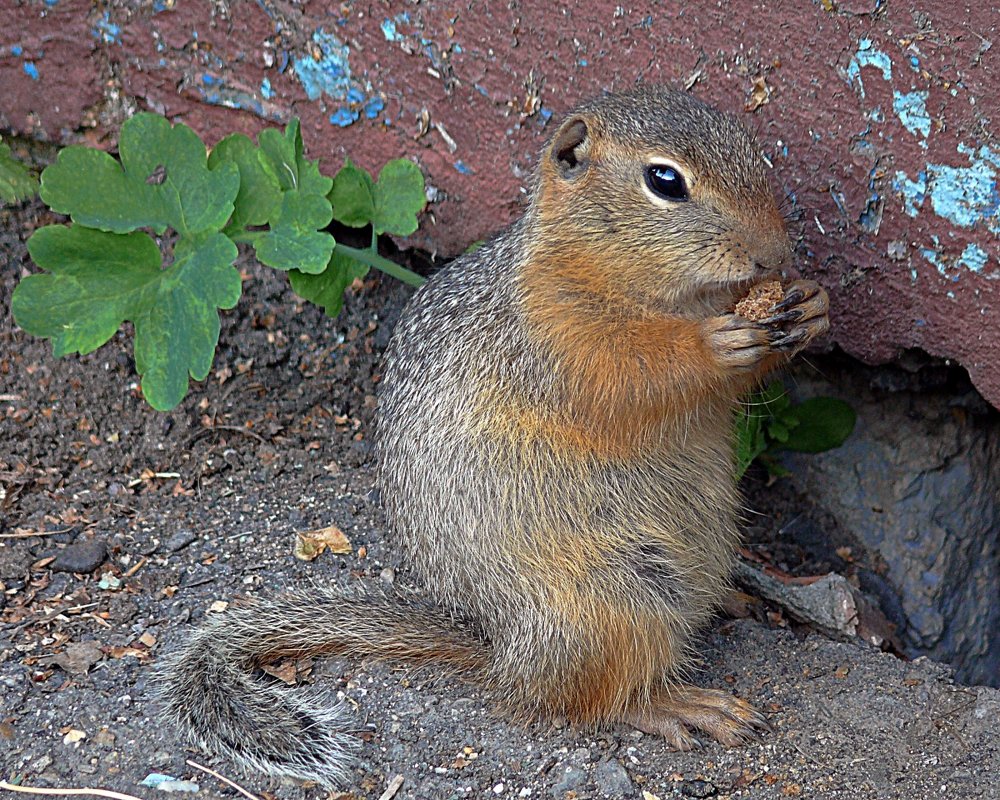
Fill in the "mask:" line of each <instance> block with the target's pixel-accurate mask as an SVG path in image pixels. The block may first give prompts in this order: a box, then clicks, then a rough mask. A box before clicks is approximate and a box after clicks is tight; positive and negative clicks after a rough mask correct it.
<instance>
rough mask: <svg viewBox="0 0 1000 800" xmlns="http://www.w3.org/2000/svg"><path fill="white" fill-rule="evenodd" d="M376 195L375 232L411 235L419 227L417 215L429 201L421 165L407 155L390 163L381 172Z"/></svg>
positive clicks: (376, 186) (375, 190)
mask: <svg viewBox="0 0 1000 800" xmlns="http://www.w3.org/2000/svg"><path fill="white" fill-rule="evenodd" d="M373 197H374V201H375V216H374V217H373V218H372V224H373V225H374V226H375V231H376V232H377V233H393V234H396V235H397V236H409V235H410V234H411V233H413V232H414V231H415V230H416V229H417V226H418V222H417V214H419V213H420V211H421V210H422V209H423V207H424V205H425V204H426V202H427V199H426V197H425V195H424V176H423V173H421V172H420V167H418V166H417V165H416V164H414V163H413V162H412V161H408V160H407V159H405V158H397V159H395V160H394V161H390V162H388V163H387V164H386V165H385V166H384V167H382V171H381V172H380V173H379V175H378V182H377V183H376V184H375V189H374V194H373Z"/></svg>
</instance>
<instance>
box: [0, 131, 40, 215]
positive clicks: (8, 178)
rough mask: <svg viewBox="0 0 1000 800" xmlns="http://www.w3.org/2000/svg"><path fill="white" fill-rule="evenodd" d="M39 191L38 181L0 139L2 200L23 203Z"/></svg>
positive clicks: (0, 195)
mask: <svg viewBox="0 0 1000 800" xmlns="http://www.w3.org/2000/svg"><path fill="white" fill-rule="evenodd" d="M37 193H38V181H37V180H35V177H34V176H33V175H32V174H31V172H30V171H29V170H28V168H27V167H26V166H24V164H22V163H21V162H20V161H18V160H17V159H16V158H14V156H12V155H11V154H10V145H7V144H5V143H4V142H3V141H2V140H0V202H3V203H21V202H23V201H25V200H29V199H31V198H32V197H34V196H35V195H36V194H37Z"/></svg>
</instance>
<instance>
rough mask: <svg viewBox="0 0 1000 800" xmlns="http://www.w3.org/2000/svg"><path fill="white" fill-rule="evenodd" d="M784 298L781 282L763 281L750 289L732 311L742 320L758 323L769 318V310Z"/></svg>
mask: <svg viewBox="0 0 1000 800" xmlns="http://www.w3.org/2000/svg"><path fill="white" fill-rule="evenodd" d="M784 296H785V290H784V289H782V288H781V281H764V283H758V284H757V285H756V286H754V287H753V288H751V289H750V291H749V293H748V294H747V296H746V297H744V298H743V299H742V300H740V302H738V303H737V304H736V308H734V309H733V311H735V312H736V314H738V315H739V316H741V317H743V318H744V319H750V320H753V321H754V322H760V321H761V320H764V319H767V318H768V317H769V316H771V308H772V307H773V306H774V304H775V303H780V302H781V300H782V298H783V297H784Z"/></svg>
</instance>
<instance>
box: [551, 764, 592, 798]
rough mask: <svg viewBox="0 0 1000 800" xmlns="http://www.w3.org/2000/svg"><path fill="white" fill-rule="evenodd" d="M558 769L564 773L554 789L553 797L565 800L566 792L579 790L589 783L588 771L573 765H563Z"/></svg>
mask: <svg viewBox="0 0 1000 800" xmlns="http://www.w3.org/2000/svg"><path fill="white" fill-rule="evenodd" d="M556 769H557V770H562V773H561V777H560V778H559V780H558V781H557V782H556V785H555V786H553V787H552V796H553V797H556V798H559V800H563V798H564V797H565V796H566V792H569V791H572V790H574V789H579V788H580V787H581V786H583V785H584V784H585V783H586V782H587V773H586V771H585V770H583V769H581V768H580V767H577V766H574V765H573V764H563V765H561V766H557V767H556Z"/></svg>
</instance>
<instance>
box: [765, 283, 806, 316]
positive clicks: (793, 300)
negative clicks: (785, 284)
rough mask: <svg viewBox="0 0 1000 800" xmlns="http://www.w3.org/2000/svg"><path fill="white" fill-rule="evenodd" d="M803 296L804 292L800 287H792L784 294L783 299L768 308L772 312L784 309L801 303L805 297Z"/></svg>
mask: <svg viewBox="0 0 1000 800" xmlns="http://www.w3.org/2000/svg"><path fill="white" fill-rule="evenodd" d="M805 296H806V295H805V292H803V291H802V290H801V289H797V288H796V289H792V290H791V291H789V292H788V294H786V295H785V297H784V299H783V300H780V301H778V302H777V303H775V304H774V305H773V306H771V308H770V309H768V310H769V311H771V312H774V313H777V312H779V311H784V310H785V309H786V308H791V307H792V306H794V305H797V304H799V303H801V302H802V301H803V300H804V299H805Z"/></svg>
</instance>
